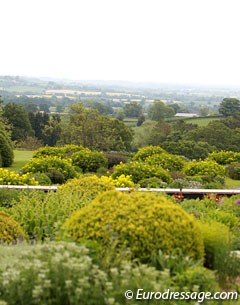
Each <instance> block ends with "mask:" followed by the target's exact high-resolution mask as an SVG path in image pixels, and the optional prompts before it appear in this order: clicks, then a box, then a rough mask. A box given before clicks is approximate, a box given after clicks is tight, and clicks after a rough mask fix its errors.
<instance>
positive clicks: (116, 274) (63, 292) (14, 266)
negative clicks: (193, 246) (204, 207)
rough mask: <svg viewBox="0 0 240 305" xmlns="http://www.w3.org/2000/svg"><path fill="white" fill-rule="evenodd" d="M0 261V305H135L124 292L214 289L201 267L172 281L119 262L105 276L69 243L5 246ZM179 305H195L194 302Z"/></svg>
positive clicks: (165, 274) (167, 304)
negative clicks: (0, 303)
mask: <svg viewBox="0 0 240 305" xmlns="http://www.w3.org/2000/svg"><path fill="white" fill-rule="evenodd" d="M0 257H1V261H0V295H1V301H2V303H3V302H4V303H3V304H8V305H14V304H23V301H22V300H24V304H28V305H40V304H45V305H66V304H71V305H86V304H88V305H96V304H102V305H124V304H132V305H133V304H135V303H136V301H135V299H134V298H133V300H127V299H126V298H125V297H124V292H125V291H126V290H129V289H131V290H132V291H133V293H134V295H136V292H137V289H139V288H140V287H141V289H143V291H146V292H149V291H162V292H164V291H167V290H168V289H169V290H170V291H190V292H195V295H196V293H197V292H200V291H211V292H214V291H216V290H217V289H216V284H215V283H214V282H213V274H212V273H211V272H210V271H207V270H205V269H203V268H202V269H201V268H200V267H198V268H197V267H195V268H194V267H193V268H191V269H190V270H186V271H185V272H184V274H183V275H182V277H180V274H179V277H178V278H177V277H176V278H172V277H171V276H170V272H169V270H164V271H159V270H156V269H155V268H153V267H149V266H147V265H143V264H139V265H137V266H134V265H133V264H132V263H131V262H128V261H122V262H121V264H120V266H118V267H114V268H111V269H110V270H109V272H106V271H104V270H101V269H100V268H99V266H98V265H97V263H96V262H94V261H93V259H92V258H91V253H90V251H89V249H88V248H86V247H85V246H83V245H79V246H77V245H75V244H73V243H63V242H61V243H48V244H42V245H40V244H37V245H35V246H34V247H33V246H29V245H20V246H15V247H6V246H5V247H1V248H0ZM204 270H205V273H204ZM201 280H202V281H201ZM181 281H182V282H184V284H185V286H184V288H182V287H183V285H182V284H181ZM210 283H211V285H210ZM5 302H7V303H5ZM141 304H145V305H147V304H149V300H142V301H141ZM151 304H152V305H157V304H159V300H158V299H157V300H156V299H153V300H151ZM161 304H162V305H176V300H161ZM179 304H180V303H179ZM181 304H184V305H186V304H189V305H193V304H196V299H195V300H192V301H190V300H188V301H187V303H185V301H184V303H183V302H181Z"/></svg>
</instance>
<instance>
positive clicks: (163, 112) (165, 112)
mask: <svg viewBox="0 0 240 305" xmlns="http://www.w3.org/2000/svg"><path fill="white" fill-rule="evenodd" d="M174 114H175V111H174V110H173V108H171V107H169V106H166V105H165V104H164V103H163V102H162V101H155V102H154V103H153V105H152V106H150V107H149V110H148V116H149V118H150V119H151V120H153V121H159V120H161V119H164V118H169V117H172V116H174Z"/></svg>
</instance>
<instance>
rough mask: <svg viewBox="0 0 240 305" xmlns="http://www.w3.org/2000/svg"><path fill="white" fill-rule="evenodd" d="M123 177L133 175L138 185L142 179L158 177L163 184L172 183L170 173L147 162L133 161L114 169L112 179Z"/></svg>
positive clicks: (133, 179)
mask: <svg viewBox="0 0 240 305" xmlns="http://www.w3.org/2000/svg"><path fill="white" fill-rule="evenodd" d="M121 175H125V176H127V175H131V177H132V181H133V182H134V183H138V182H139V181H140V180H142V179H146V178H152V177H156V178H159V179H161V180H162V181H163V182H166V183H169V182H171V176H170V174H169V172H168V171H167V170H165V169H163V168H162V167H161V166H153V165H150V164H147V163H145V162H138V161H131V162H129V163H126V164H123V163H120V164H119V165H116V166H115V167H114V172H113V174H112V177H113V178H114V179H115V178H117V177H119V176H121Z"/></svg>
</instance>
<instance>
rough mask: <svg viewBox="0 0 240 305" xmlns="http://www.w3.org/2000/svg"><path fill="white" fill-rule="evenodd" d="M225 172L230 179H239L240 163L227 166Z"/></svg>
mask: <svg viewBox="0 0 240 305" xmlns="http://www.w3.org/2000/svg"><path fill="white" fill-rule="evenodd" d="M226 172H227V175H228V177H230V178H231V179H234V180H240V163H237V164H231V165H229V166H227V168H226Z"/></svg>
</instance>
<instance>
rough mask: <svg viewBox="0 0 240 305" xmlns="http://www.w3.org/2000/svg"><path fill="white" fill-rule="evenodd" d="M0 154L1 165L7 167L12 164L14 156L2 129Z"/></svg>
mask: <svg viewBox="0 0 240 305" xmlns="http://www.w3.org/2000/svg"><path fill="white" fill-rule="evenodd" d="M0 156H1V166H2V167H9V166H11V165H12V163H13V157H14V155H13V149H12V145H11V143H10V140H9V139H7V136H6V135H5V134H4V133H3V132H2V131H0Z"/></svg>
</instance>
